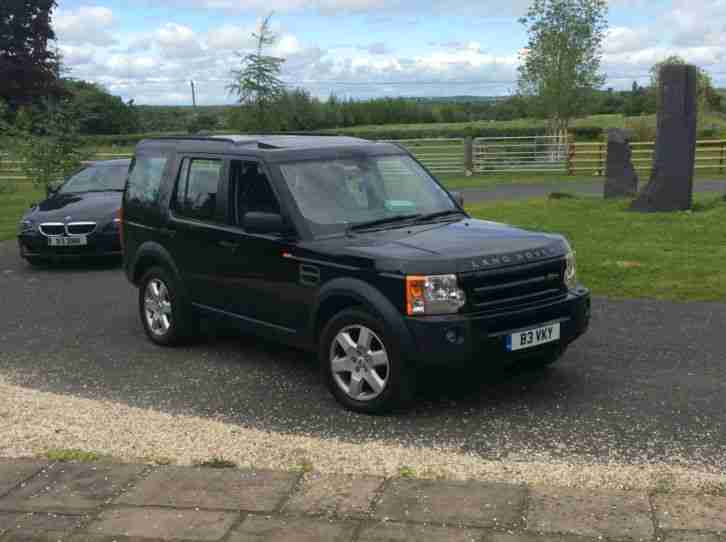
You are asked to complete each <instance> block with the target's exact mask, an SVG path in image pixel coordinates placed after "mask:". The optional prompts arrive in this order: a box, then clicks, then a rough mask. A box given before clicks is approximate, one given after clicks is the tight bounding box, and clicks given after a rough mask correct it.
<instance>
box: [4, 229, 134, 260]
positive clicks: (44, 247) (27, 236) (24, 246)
mask: <svg viewBox="0 0 726 542" xmlns="http://www.w3.org/2000/svg"><path fill="white" fill-rule="evenodd" d="M86 239H87V240H88V244H87V245H84V246H77V247H52V246H49V245H48V238H47V237H45V236H44V235H41V234H40V233H38V232H28V233H23V234H20V235H18V248H19V249H20V255H21V256H22V257H23V258H39V259H47V260H58V259H66V258H83V257H88V258H92V257H109V256H121V241H120V239H119V234H118V232H117V231H108V232H107V231H103V230H101V231H98V232H93V233H91V234H89V235H88V236H87V237H86Z"/></svg>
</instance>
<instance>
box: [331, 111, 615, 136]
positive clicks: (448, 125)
mask: <svg viewBox="0 0 726 542" xmlns="http://www.w3.org/2000/svg"><path fill="white" fill-rule="evenodd" d="M624 123H625V117H623V116H622V115H593V116H590V117H584V118H581V119H576V120H575V121H573V123H572V126H573V128H577V127H596V128H620V127H623V126H624ZM492 127H496V128H502V129H506V128H546V127H547V122H546V121H545V120H544V119H533V118H529V119H517V120H509V121H487V120H481V121H474V122H437V123H423V124H384V125H368V126H351V127H348V128H332V129H330V130H327V131H332V132H341V133H346V132H359V131H371V132H386V131H392V130H396V131H399V130H411V131H418V130H425V129H436V130H441V131H444V132H445V131H453V130H462V129H466V128H492Z"/></svg>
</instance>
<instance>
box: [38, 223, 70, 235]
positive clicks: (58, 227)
mask: <svg viewBox="0 0 726 542" xmlns="http://www.w3.org/2000/svg"><path fill="white" fill-rule="evenodd" d="M39 229H40V233H42V234H43V235H63V234H65V232H66V227H65V224H61V223H60V222H46V223H44V224H41V225H40V226H39Z"/></svg>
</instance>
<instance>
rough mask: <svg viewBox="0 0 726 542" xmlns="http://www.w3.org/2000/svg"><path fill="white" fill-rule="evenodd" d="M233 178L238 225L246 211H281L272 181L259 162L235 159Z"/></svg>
mask: <svg viewBox="0 0 726 542" xmlns="http://www.w3.org/2000/svg"><path fill="white" fill-rule="evenodd" d="M231 179H232V189H233V194H234V201H235V220H236V224H237V225H241V224H242V220H243V217H244V215H245V213H251V212H257V213H279V212H280V204H279V203H278V201H277V197H275V193H274V192H273V191H272V187H271V186H270V181H269V179H268V178H267V175H266V174H265V172H264V170H263V169H262V167H261V166H260V165H259V164H258V163H257V162H243V161H241V160H233V161H232V164H231Z"/></svg>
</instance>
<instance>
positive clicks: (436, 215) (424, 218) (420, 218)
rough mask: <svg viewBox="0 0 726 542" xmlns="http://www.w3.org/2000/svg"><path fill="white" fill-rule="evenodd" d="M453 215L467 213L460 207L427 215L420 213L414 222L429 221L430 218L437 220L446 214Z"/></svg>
mask: <svg viewBox="0 0 726 542" xmlns="http://www.w3.org/2000/svg"><path fill="white" fill-rule="evenodd" d="M453 215H466V213H465V212H464V211H460V210H459V209H449V210H448V211H439V212H437V213H429V214H426V215H419V216H418V217H417V218H416V220H414V222H428V221H429V220H435V219H437V218H443V217H445V216H453Z"/></svg>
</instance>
